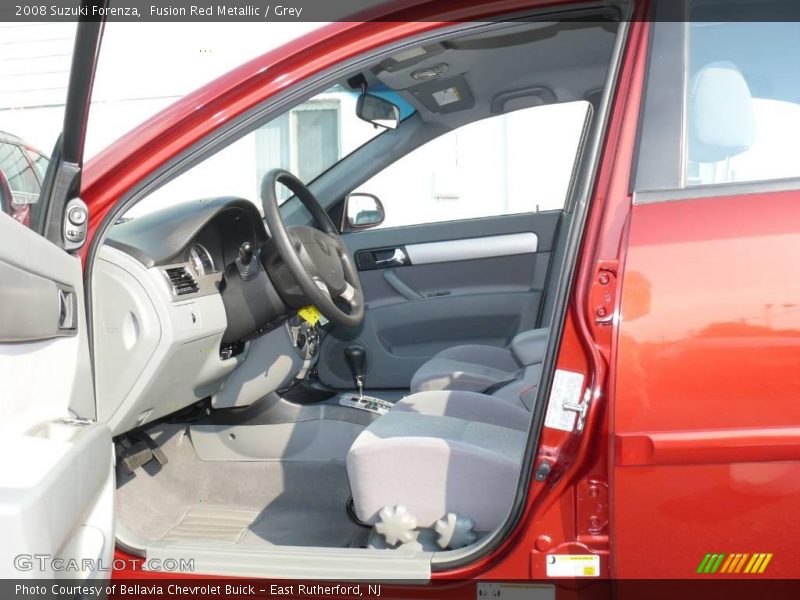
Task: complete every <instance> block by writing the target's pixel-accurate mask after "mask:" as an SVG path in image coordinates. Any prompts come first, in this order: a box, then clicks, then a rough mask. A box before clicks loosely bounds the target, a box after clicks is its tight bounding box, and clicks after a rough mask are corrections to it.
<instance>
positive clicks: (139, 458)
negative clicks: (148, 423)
mask: <svg viewBox="0 0 800 600" xmlns="http://www.w3.org/2000/svg"><path fill="white" fill-rule="evenodd" d="M115 452H116V455H117V459H118V461H119V463H120V464H121V465H122V468H123V469H125V471H126V472H127V473H128V474H129V475H136V473H135V471H136V469H138V468H139V467H143V466H144V465H146V464H147V463H149V462H150V461H151V460H154V459H155V461H156V462H157V463H158V464H159V465H162V466H163V465H165V464H167V462H169V459H168V458H167V455H166V454H165V453H164V451H163V450H162V449H161V448H160V447H159V446H158V444H156V442H155V440H154V439H153V438H151V437H150V436H149V435H147V434H146V433H144V432H143V431H135V432H132V433H129V434H128V435H126V436H125V437H124V438H122V440H121V441H120V442H119V443H117V444H116V446H115Z"/></svg>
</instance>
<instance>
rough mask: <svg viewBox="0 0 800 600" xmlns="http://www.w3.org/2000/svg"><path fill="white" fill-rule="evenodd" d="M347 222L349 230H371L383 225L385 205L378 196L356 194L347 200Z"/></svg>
mask: <svg viewBox="0 0 800 600" xmlns="http://www.w3.org/2000/svg"><path fill="white" fill-rule="evenodd" d="M345 202H346V206H345V220H346V224H347V228H348V229H351V230H352V229H369V228H370V227H375V226H376V225H380V224H381V223H383V219H384V218H385V216H386V215H385V214H384V211H383V204H381V201H380V200H378V197H377V196H373V195H372V194H364V193H361V192H355V193H353V194H350V195H348V196H347V199H346V200H345Z"/></svg>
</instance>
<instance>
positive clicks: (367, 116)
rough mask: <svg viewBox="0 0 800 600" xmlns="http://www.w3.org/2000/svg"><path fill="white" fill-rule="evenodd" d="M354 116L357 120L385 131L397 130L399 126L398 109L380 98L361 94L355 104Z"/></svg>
mask: <svg viewBox="0 0 800 600" xmlns="http://www.w3.org/2000/svg"><path fill="white" fill-rule="evenodd" d="M356 115H358V118H359V119H362V120H364V121H367V122H368V123H372V124H373V125H376V126H379V127H385V128H386V129H397V126H398V125H399V124H400V109H399V108H398V106H397V105H396V104H394V103H392V102H389V101H388V100H386V99H385V98H381V97H380V96H373V95H372V94H361V95H360V96H359V97H358V101H357V102H356Z"/></svg>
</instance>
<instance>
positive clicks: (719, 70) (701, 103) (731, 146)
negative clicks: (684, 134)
mask: <svg viewBox="0 0 800 600" xmlns="http://www.w3.org/2000/svg"><path fill="white" fill-rule="evenodd" d="M689 89H690V95H689V103H690V105H689V109H690V110H689V159H690V160H693V161H699V162H717V161H720V160H723V159H725V158H728V157H730V156H734V155H736V154H739V153H740V152H743V151H745V150H747V149H748V148H749V147H750V146H751V145H752V144H753V141H754V140H755V137H756V119H755V113H754V111H753V97H752V96H751V95H750V88H749V87H748V85H747V82H746V81H745V79H744V77H743V76H742V74H741V73H740V72H739V69H737V68H736V65H734V64H733V63H731V62H728V61H719V62H712V63H708V64H707V65H705V66H703V68H701V69H700V70H699V71H698V72H697V73H696V74H695V76H694V77H693V78H692V82H691V86H690V88H689Z"/></svg>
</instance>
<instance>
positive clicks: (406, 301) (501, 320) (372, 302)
mask: <svg viewBox="0 0 800 600" xmlns="http://www.w3.org/2000/svg"><path fill="white" fill-rule="evenodd" d="M560 216H561V212H560V211H552V212H546V213H526V214H518V215H504V216H496V217H487V218H482V219H470V220H464V221H450V222H446V223H430V224H424V225H414V226H409V227H398V228H387V229H377V230H367V231H360V232H356V233H349V234H345V235H344V236H343V239H344V241H345V243H346V244H347V246H348V248H349V250H350V251H351V252H352V253H353V254H354V255H355V257H356V261H357V264H359V265H360V273H359V275H360V277H361V282H362V285H363V287H364V294H365V298H366V302H367V313H366V317H365V320H364V324H363V325H362V326H361V327H360V328H359V329H358V330H356V331H353V332H339V331H334V332H333V333H332V334H331V335H329V336H328V337H327V338H325V340H324V341H323V344H322V352H321V356H320V361H319V365H318V369H319V374H320V379H321V380H322V381H323V382H325V383H326V384H328V385H331V386H334V387H339V388H348V387H352V379H351V376H350V371H349V369H348V367H347V365H346V363H345V361H344V352H343V351H344V348H345V347H346V346H347V345H349V344H354V343H355V344H360V345H362V346H364V347H365V348H367V367H366V368H367V373H366V382H367V386H368V387H371V388H407V387H408V385H409V382H410V380H411V376H412V375H413V374H414V371H416V370H417V369H418V368H419V367H420V366H421V365H422V364H423V363H424V362H425V361H426V360H428V359H429V358H430V357H432V356H433V355H434V354H436V353H437V352H439V351H441V350H443V349H445V348H448V347H451V346H456V345H460V344H489V345H493V346H505V345H508V344H509V343H510V341H511V338H512V337H513V336H514V335H516V334H517V333H518V332H519V331H523V330H525V329H531V328H534V327H536V326H537V324H538V321H539V313H540V307H541V304H542V301H543V296H544V286H545V281H546V276H547V271H548V266H549V262H550V256H551V253H552V248H553V243H554V238H555V235H556V232H557V228H558V223H559V220H560ZM396 251H400V252H401V253H402V255H403V256H405V257H406V258H405V260H404V261H401V262H398V260H396V257H397V256H399V255H396V254H395V252H396ZM365 255H366V260H364V257H365ZM393 258H394V259H395V260H390V259H393ZM381 261H385V262H381ZM384 265H385V266H384Z"/></svg>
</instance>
